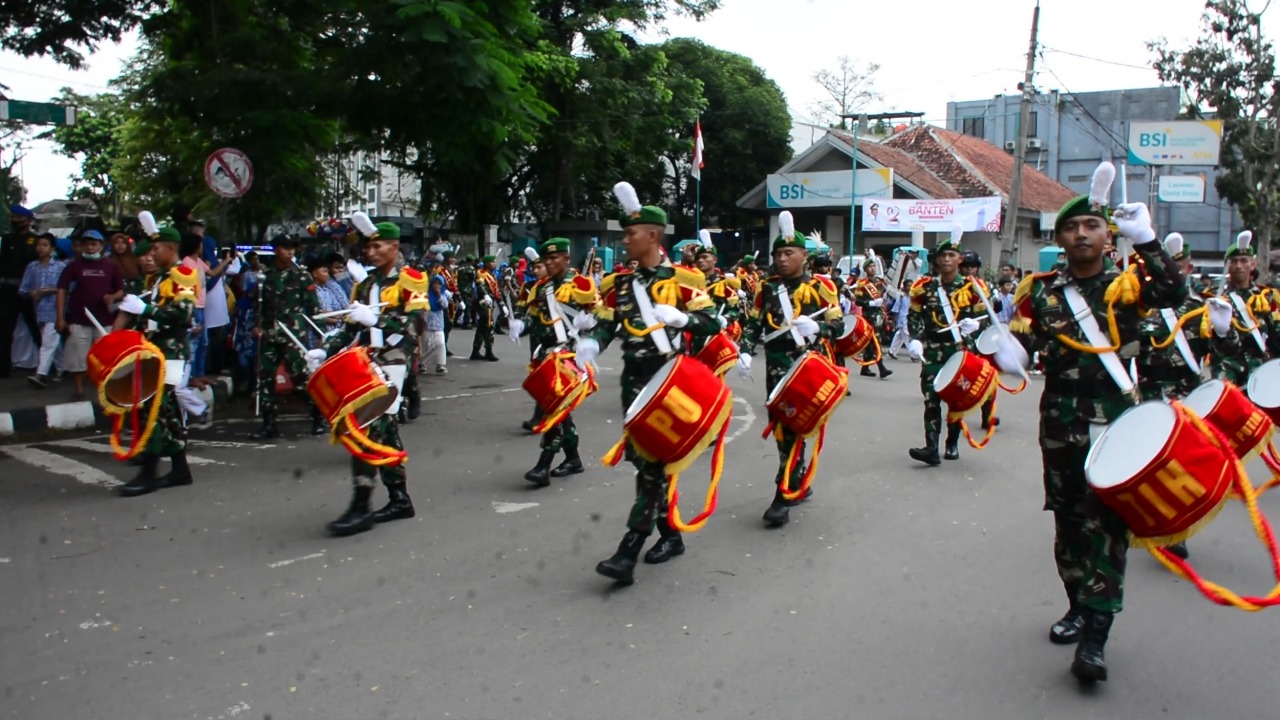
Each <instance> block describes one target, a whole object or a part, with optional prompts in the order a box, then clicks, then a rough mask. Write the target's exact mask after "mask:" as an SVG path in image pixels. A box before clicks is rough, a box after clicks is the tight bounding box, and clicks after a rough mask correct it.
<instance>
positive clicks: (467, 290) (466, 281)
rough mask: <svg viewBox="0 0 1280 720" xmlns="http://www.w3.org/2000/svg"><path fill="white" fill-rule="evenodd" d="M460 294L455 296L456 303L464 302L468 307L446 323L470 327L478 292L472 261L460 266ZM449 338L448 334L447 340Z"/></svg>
mask: <svg viewBox="0 0 1280 720" xmlns="http://www.w3.org/2000/svg"><path fill="white" fill-rule="evenodd" d="M457 283H458V294H457V295H455V296H454V302H455V303H462V304H464V305H465V306H466V307H465V308H464V309H463V310H462V312H460V313H456V314H455V316H454V319H453V322H451V323H448V324H446V325H445V328H446V329H447V328H448V327H449V326H457V327H463V328H465V327H470V325H471V317H472V314H473V313H474V312H475V311H476V304H475V302H474V300H475V293H476V268H475V266H474V265H473V264H472V263H470V262H465V263H463V264H461V265H459V266H458V273H457ZM448 340H449V338H448V335H447V334H446V336H445V342H448Z"/></svg>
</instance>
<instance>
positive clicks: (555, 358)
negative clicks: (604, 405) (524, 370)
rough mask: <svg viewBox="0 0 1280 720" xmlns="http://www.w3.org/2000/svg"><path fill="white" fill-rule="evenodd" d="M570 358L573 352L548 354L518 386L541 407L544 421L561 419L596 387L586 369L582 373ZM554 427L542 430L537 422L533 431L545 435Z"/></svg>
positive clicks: (589, 372) (541, 426)
mask: <svg viewBox="0 0 1280 720" xmlns="http://www.w3.org/2000/svg"><path fill="white" fill-rule="evenodd" d="M573 358H574V355H573V353H571V352H567V351H563V350H560V351H556V352H553V353H550V354H548V355H547V356H546V357H545V358H543V359H542V361H541V362H539V363H537V364H536V365H531V366H530V369H529V376H528V377H526V378H525V379H524V382H523V383H521V385H520V387H522V388H524V391H525V392H527V393H529V396H530V397H532V398H533V401H534V402H536V403H537V404H538V407H540V408H542V411H543V413H544V417H545V418H556V419H557V421H558V420H562V419H564V416H565V415H568V414H569V413H571V412H573V411H574V409H575V408H577V407H578V406H579V405H581V404H582V401H583V400H586V399H587V396H589V395H590V394H591V393H593V392H595V391H596V389H597V387H598V386H597V385H596V384H595V382H594V375H593V374H592V373H591V371H590V369H588V371H587V372H582V371H581V370H579V369H578V364H577V363H575V362H574V360H573ZM555 424H556V423H550V424H547V425H546V426H545V427H543V423H539V424H538V425H539V427H538V428H535V430H538V431H539V432H545V431H546V430H548V429H550V428H551V427H554V426H555Z"/></svg>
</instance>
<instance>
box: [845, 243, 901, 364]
mask: <svg viewBox="0 0 1280 720" xmlns="http://www.w3.org/2000/svg"><path fill="white" fill-rule="evenodd" d="M862 270H863V274H862V277H861V278H858V282H857V283H856V284H854V286H853V301H854V302H855V303H857V305H858V307H860V308H862V317H863V318H864V319H866V321H867V322H869V323H871V327H872V328H874V329H875V331H876V339H877V340H879V341H880V348H881V357H880V360H879V364H878V365H877V367H879V369H880V378H881V379H884V378H887V377H889V376H890V375H892V374H893V371H892V370H890V369H889V368H886V367H885V366H884V355H883V353H884V348H887V347H889V339H888V338H886V337H885V327H886V326H887V323H885V315H884V301H885V297H886V295H885V291H886V290H887V288H886V287H885V283H884V278H882V277H880V276H879V268H878V267H877V266H876V261H875V259H874V258H867V261H866V262H864V263H863V264H862ZM875 357H876V348H875V346H874V345H867V349H866V350H864V351H863V353H862V359H863V360H867V361H871V360H873V359H875ZM859 374H860V375H861V376H862V377H875V376H876V375H875V373H873V372H871V368H870V367H864V368H862V372H861V373H859Z"/></svg>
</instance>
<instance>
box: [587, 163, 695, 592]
mask: <svg viewBox="0 0 1280 720" xmlns="http://www.w3.org/2000/svg"><path fill="white" fill-rule="evenodd" d="M614 192H615V194H617V195H618V199H619V201H620V202H621V203H622V208H623V215H622V217H621V218H620V219H619V222H620V223H621V224H622V226H623V228H625V230H626V237H625V238H624V240H623V246H624V247H625V248H626V251H627V257H628V258H630V259H632V260H635V261H637V262H638V266H637V267H636V269H635V270H627V271H622V272H619V273H614V274H612V275H609V276H607V277H605V278H604V280H603V281H602V282H601V284H600V285H601V287H600V298H601V300H600V303H599V305H597V306H596V311H595V318H597V319H598V323H597V324H596V325H595V326H594V327H590V328H586V327H584V328H582V333H583V337H582V339H581V340H579V341H578V360H579V362H581V363H588V362H592V361H594V359H595V357H596V355H598V353H599V352H600V350H601V349H602V348H603V347H606V346H607V345H608V344H609V343H610V342H611V341H613V340H614V338H615V337H617V338H620V339H621V340H620V342H621V345H622V411H623V412H624V413H625V412H626V411H627V408H629V407H630V406H631V403H632V401H633V400H635V399H636V396H637V395H639V394H640V391H641V390H642V389H644V386H645V385H646V384H647V383H648V382H649V380H651V379H652V378H653V376H654V374H656V373H657V372H658V371H659V370H661V369H662V366H663V365H665V364H666V363H667V361H668V360H670V357H669V356H668V355H666V354H664V352H663V351H662V350H660V349H659V343H661V342H662V341H660V340H656V339H655V337H656V336H657V335H658V334H659V333H661V334H662V337H663V338H665V344H666V345H670V347H671V348H672V350H673V351H677V352H678V351H679V348H680V345H679V344H678V342H679V336H680V335H681V334H682V332H681V331H684V332H688V333H690V334H691V335H692V336H693V339H694V341H695V342H699V341H702V340H703V339H705V338H706V337H708V336H711V335H714V334H716V333H718V332H719V331H720V323H719V322H717V321H716V318H715V315H714V314H713V310H712V308H713V303H712V301H711V298H709V297H707V294H706V292H705V291H703V290H701V289H700V288H699V285H700V283H701V282H702V281H703V279H702V278H700V277H698V276H696V275H695V274H694V273H693V272H690V271H687V270H682V269H678V268H676V267H675V266H674V265H672V264H671V261H670V260H668V259H667V258H666V257H664V256H663V255H662V253H661V249H662V236H663V232H664V229H665V228H666V225H667V213H666V211H664V210H662V209H661V208H657V207H652V206H643V207H642V206H641V205H640V202H639V200H638V199H637V198H636V194H635V189H634V188H632V187H631V186H630V185H628V184H627V183H619V184H618V186H616V187H615V188H614ZM637 292H644V293H647V297H648V298H649V300H650V301H651V303H652V305H653V318H651V319H652V320H653V321H654V327H650V323H646V322H645V320H644V318H643V316H642V315H641V312H640V305H639V304H638V303H637V302H636V299H635V298H636V294H635V293H637ZM583 322H584V324H585V323H588V322H589V320H584V321H583ZM627 458H628V459H629V460H630V461H631V464H632V465H634V466H635V468H636V492H635V502H634V503H633V504H632V507H631V514H630V516H629V517H628V519H627V528H628V529H627V533H626V535H625V536H623V538H622V542H621V543H620V544H619V545H618V551H617V552H616V553H615V554H614V555H613V556H612V557H610V558H609V559H607V560H604V561H602V562H601V563H600V564H598V565H597V566H596V572H598V573H600V574H601V575H604V576H606V577H610V578H613V579H614V580H616V581H617V582H618V583H620V584H622V585H630V584H631V583H632V582H633V581H634V578H633V573H634V570H635V565H636V560H637V558H638V557H639V555H640V550H641V549H642V548H643V547H644V542H645V538H647V537H648V536H649V535H650V534H651V533H652V532H653V528H654V526H655V524H656V525H657V527H658V531H659V533H660V534H661V536H662V537H661V539H660V540H659V541H658V543H657V544H656V545H654V547H653V548H652V549H651V550H650V551H649V552H648V553H646V555H645V562H648V563H660V562H665V561H666V560H668V559H669V558H671V557H674V556H676V555H679V554H681V553H683V552H684V541H683V540H682V539H681V537H680V534H679V533H678V532H676V531H675V530H673V529H672V528H671V527H670V525H669V523H668V522H667V520H666V506H667V503H666V495H667V474H666V468H665V466H664V465H662V464H659V463H654V462H650V461H648V460H645V459H644V458H642V457H641V456H640V455H639V454H638V453H636V452H635V451H634V448H632V447H631V446H630V444H628V447H627Z"/></svg>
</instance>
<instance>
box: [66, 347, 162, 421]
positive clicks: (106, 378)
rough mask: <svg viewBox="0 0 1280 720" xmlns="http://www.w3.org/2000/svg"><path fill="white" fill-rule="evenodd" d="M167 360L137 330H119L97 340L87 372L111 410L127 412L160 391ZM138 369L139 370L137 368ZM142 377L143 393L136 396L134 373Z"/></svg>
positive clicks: (140, 378) (90, 354) (91, 350)
mask: <svg viewBox="0 0 1280 720" xmlns="http://www.w3.org/2000/svg"><path fill="white" fill-rule="evenodd" d="M164 360H165V359H164V356H163V355H160V354H158V353H157V352H156V348H155V346H154V345H152V344H151V343H149V342H147V338H146V336H145V335H143V334H142V333H140V332H138V331H137V330H116V331H115V332H112V333H108V334H106V335H103V336H102V337H100V338H98V340H97V341H95V342H94V343H93V345H92V346H90V348H89V355H88V357H87V358H86V360H85V371H86V373H87V374H88V376H89V381H90V382H92V383H93V385H94V387H97V388H100V389H101V391H102V396H103V397H104V398H105V400H106V403H107V405H108V406H110V407H109V408H108V409H120V410H128V409H130V408H132V407H134V406H135V405H141V404H142V403H144V402H146V401H147V400H150V399H151V398H152V397H154V396H155V394H156V393H157V392H159V391H160V368H161V366H162V365H163V363H164ZM135 366H136V368H135ZM135 369H136V371H137V372H138V373H139V376H140V377H139V378H138V379H139V380H140V381H141V384H140V387H141V392H140V393H138V394H137V395H136V396H135V393H134V385H135V378H134V372H135Z"/></svg>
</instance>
